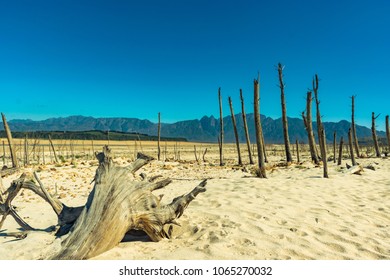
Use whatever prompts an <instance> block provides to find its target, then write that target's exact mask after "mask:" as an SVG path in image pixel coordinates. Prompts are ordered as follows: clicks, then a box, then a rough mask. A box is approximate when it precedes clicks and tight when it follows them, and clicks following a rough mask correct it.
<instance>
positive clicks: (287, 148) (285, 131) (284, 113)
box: [278, 63, 292, 163]
mask: <svg viewBox="0 0 390 280" xmlns="http://www.w3.org/2000/svg"><path fill="white" fill-rule="evenodd" d="M283 68H284V66H282V64H281V63H279V64H278V74H279V84H280V97H281V103H282V121H283V136H284V148H285V151H286V160H287V162H288V163H289V162H292V156H291V151H290V138H289V136H288V123H287V110H286V100H285V97H284V87H285V84H284V82H283Z"/></svg>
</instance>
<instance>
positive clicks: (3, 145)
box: [2, 140, 5, 166]
mask: <svg viewBox="0 0 390 280" xmlns="http://www.w3.org/2000/svg"><path fill="white" fill-rule="evenodd" d="M2 142H3V166H4V165H5V143H4V140H3V141H2Z"/></svg>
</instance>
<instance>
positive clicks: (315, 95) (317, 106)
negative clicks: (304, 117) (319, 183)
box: [313, 74, 323, 160]
mask: <svg viewBox="0 0 390 280" xmlns="http://www.w3.org/2000/svg"><path fill="white" fill-rule="evenodd" d="M313 92H314V98H315V100H316V120H317V136H318V144H319V146H320V150H321V145H322V143H321V141H322V138H321V136H320V135H321V127H322V121H321V113H320V101H319V99H318V76H317V74H316V75H315V77H314V79H313ZM321 157H322V155H321ZM322 160H323V159H322Z"/></svg>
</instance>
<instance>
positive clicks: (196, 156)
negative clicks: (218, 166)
mask: <svg viewBox="0 0 390 280" xmlns="http://www.w3.org/2000/svg"><path fill="white" fill-rule="evenodd" d="M194 154H195V160H196V162H197V163H199V159H198V154H197V153H196V145H194Z"/></svg>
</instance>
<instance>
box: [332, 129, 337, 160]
mask: <svg viewBox="0 0 390 280" xmlns="http://www.w3.org/2000/svg"><path fill="white" fill-rule="evenodd" d="M336 137H337V132H336V131H335V132H333V162H334V163H336V150H337V143H336Z"/></svg>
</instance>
